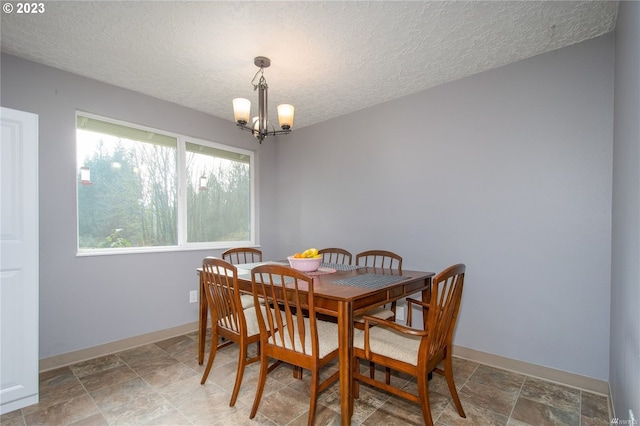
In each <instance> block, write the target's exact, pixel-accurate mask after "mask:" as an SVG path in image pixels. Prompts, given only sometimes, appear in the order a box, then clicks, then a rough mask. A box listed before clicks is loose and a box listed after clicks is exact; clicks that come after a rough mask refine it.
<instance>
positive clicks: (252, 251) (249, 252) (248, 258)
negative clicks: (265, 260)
mask: <svg viewBox="0 0 640 426" xmlns="http://www.w3.org/2000/svg"><path fill="white" fill-rule="evenodd" d="M222 258H223V259H224V260H226V261H227V262H230V263H232V264H234V265H239V264H242V263H256V262H262V251H261V250H260V249H257V248H254V247H235V248H231V249H229V250H227V251H225V252H224V253H222Z"/></svg>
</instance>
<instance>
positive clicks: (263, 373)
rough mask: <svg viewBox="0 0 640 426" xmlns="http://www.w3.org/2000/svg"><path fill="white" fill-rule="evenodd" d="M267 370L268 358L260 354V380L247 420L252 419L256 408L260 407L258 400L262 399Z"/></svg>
mask: <svg viewBox="0 0 640 426" xmlns="http://www.w3.org/2000/svg"><path fill="white" fill-rule="evenodd" d="M268 370H269V358H268V357H267V356H266V355H264V354H261V356H260V378H259V379H258V389H256V396H255V398H254V399H253V407H251V414H249V418H250V419H252V418H254V417H255V416H256V413H257V412H258V406H259V405H260V399H262V391H263V390H264V384H265V383H266V381H267V372H268Z"/></svg>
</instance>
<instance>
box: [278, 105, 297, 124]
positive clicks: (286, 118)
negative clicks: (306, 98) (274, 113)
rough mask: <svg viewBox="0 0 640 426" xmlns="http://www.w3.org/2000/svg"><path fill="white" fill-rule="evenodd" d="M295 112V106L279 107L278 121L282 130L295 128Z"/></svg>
mask: <svg viewBox="0 0 640 426" xmlns="http://www.w3.org/2000/svg"><path fill="white" fill-rule="evenodd" d="M293 111H294V108H293V105H289V104H280V105H278V121H279V122H280V127H281V128H282V129H284V130H288V129H290V128H292V127H293Z"/></svg>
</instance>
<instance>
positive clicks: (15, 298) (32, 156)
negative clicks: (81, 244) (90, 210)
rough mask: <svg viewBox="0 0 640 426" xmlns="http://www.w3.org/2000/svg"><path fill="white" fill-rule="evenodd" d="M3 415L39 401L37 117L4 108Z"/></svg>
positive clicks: (0, 183) (0, 240)
mask: <svg viewBox="0 0 640 426" xmlns="http://www.w3.org/2000/svg"><path fill="white" fill-rule="evenodd" d="M0 121H1V122H2V139H0V141H1V149H0V224H1V226H0V309H1V311H0V321H1V322H0V329H1V333H2V334H0V413H2V414H3V413H8V412H9V411H13V410H17V409H19V408H22V407H26V406H27V405H31V404H34V403H36V402H38V358H39V354H38V116H37V115H35V114H31V113H28V112H22V111H16V110H13V109H8V108H2V112H1V114H0Z"/></svg>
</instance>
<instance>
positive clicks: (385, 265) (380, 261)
mask: <svg viewBox="0 0 640 426" xmlns="http://www.w3.org/2000/svg"><path fill="white" fill-rule="evenodd" d="M356 265H359V266H368V267H372V268H381V269H391V270H395V271H398V272H402V256H400V255H399V254H396V253H394V252H392V251H388V250H367V251H363V252H361V253H358V254H356ZM363 315H369V316H372V317H376V318H380V319H385V320H389V321H395V320H396V302H395V301H393V302H391V303H390V304H388V305H383V306H379V307H377V308H373V309H370V310H368V311H366V312H364V313H363V314H362V315H358V316H356V317H355V318H354V326H355V327H356V328H359V329H363V328H364V320H363V319H362V317H363ZM375 373H376V366H375V363H373V362H371V363H369V375H370V377H371V378H372V379H373V378H374V377H375ZM390 381H391V370H390V369H389V368H387V369H386V382H387V383H389V382H390Z"/></svg>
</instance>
